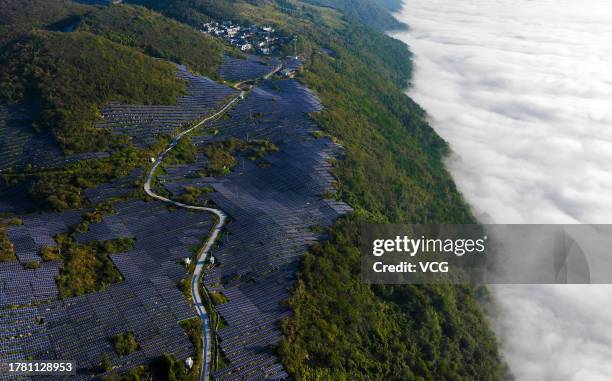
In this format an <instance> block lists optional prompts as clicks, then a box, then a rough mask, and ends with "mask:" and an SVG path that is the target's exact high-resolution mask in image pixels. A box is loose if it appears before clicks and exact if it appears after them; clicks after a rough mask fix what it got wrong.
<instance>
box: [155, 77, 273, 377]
mask: <svg viewBox="0 0 612 381" xmlns="http://www.w3.org/2000/svg"><path fill="white" fill-rule="evenodd" d="M281 68H282V65H278V66H276V67H274V69H272V70H271V71H270V72H269V73H267V74H266V75H265V76H263V78H264V79H268V78H270V77H271V76H272V75H273V74H275V73H277V72H278V71H279V70H280V69H281ZM245 82H246V81H244V82H239V83H237V84H236V85H234V88H235V89H237V90H239V91H240V93H239V94H238V95H237V96H235V97H233V98H232V99H230V100H229V101H228V102H227V103H226V104H225V105H224V106H223V107H222V108H221V109H220V110H219V111H217V112H216V113H214V114H212V115H210V116H208V117H206V118H204V119H202V120H201V121H200V122H198V123H197V124H195V125H194V126H193V127H191V128H189V129H187V130H185V131H183V132H181V133H180V134H178V135H177V136H176V137H175V138H174V139H172V141H171V142H170V144H169V145H168V148H166V149H165V150H164V151H163V152H162V153H160V154H159V155H158V156H157V158H156V159H155V162H154V163H153V166H152V167H151V169H150V170H149V172H148V174H147V178H146V181H145V184H144V191H145V192H146V193H147V194H148V195H149V196H151V197H153V198H155V199H157V200H160V201H163V202H165V203H168V204H171V205H174V206H176V207H179V208H186V209H191V210H199V211H204V212H209V213H212V214H214V215H215V216H216V218H217V223H216V224H215V226H214V227H213V229H212V232H211V234H210V236H209V237H208V239H207V240H206V243H205V244H204V246H202V248H200V250H199V251H198V254H197V262H196V267H195V270H194V272H193V275H192V277H191V298H192V299H193V304H194V306H195V308H196V311H197V313H198V315H199V316H200V320H202V361H201V364H202V368H201V369H200V381H208V380H209V373H210V372H209V368H210V360H211V351H210V342H211V329H210V319H209V316H208V313H207V312H206V309H205V308H204V304H203V303H202V296H201V295H200V287H198V286H199V283H200V282H199V280H200V279H201V277H202V270H203V269H204V263H205V261H206V257H207V256H208V253H210V249H211V248H212V245H213V244H214V243H215V241H216V240H217V237H218V236H219V233H220V232H221V229H222V228H223V225H224V224H225V220H226V219H227V216H226V214H225V213H223V211H222V210H220V209H215V208H207V207H204V206H196V205H188V204H184V203H182V202H178V201H174V200H171V199H169V198H167V197H164V196H160V195H158V194H157V193H155V192H154V191H153V190H152V189H151V181H152V179H153V175H154V174H155V171H156V170H157V168H158V167H159V165H160V164H161V162H162V161H163V159H164V157H165V156H166V155H167V154H168V153H169V152H170V151H171V150H172V149H173V148H174V147H176V145H177V144H178V142H179V141H180V140H181V139H182V138H183V137H185V136H186V135H187V134H189V133H190V132H192V131H193V130H195V129H197V128H198V127H201V126H202V125H203V124H204V123H206V122H209V121H211V120H214V119H217V118H219V117H220V116H222V115H223V114H224V113H225V112H227V110H229V108H230V107H232V105H234V104H235V103H237V102H239V101H240V100H242V99H244V96H245V95H246V94H247V92H248V90H244V88H243V84H244V83H245ZM249 89H250V86H249Z"/></svg>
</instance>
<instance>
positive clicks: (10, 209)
mask: <svg viewBox="0 0 612 381" xmlns="http://www.w3.org/2000/svg"><path fill="white" fill-rule="evenodd" d="M28 185H29V184H28V183H27V182H25V181H23V182H20V183H17V184H15V185H7V184H5V183H4V182H3V181H0V213H22V212H26V211H28V210H31V209H32V208H33V207H34V204H33V203H32V200H31V199H30V197H29V195H28Z"/></svg>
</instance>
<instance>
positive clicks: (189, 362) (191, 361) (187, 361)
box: [185, 357, 193, 369]
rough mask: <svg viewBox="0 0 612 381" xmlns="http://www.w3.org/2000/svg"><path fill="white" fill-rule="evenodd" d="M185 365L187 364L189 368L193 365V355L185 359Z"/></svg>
mask: <svg viewBox="0 0 612 381" xmlns="http://www.w3.org/2000/svg"><path fill="white" fill-rule="evenodd" d="M185 366H187V368H189V369H191V367H193V359H192V358H191V357H187V359H186V360H185Z"/></svg>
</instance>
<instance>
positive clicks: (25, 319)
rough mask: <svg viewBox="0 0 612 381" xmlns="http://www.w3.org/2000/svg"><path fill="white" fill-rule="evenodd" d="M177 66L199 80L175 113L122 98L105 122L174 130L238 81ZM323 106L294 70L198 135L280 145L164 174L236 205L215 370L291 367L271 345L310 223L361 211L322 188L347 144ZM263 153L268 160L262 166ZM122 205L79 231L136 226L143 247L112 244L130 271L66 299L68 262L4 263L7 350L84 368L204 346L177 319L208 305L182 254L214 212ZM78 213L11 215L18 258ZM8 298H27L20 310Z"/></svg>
mask: <svg viewBox="0 0 612 381" xmlns="http://www.w3.org/2000/svg"><path fill="white" fill-rule="evenodd" d="M268 70H269V68H267V69H266V72H267V71H268ZM247 71H248V70H247ZM250 75H253V74H252V73H251V74H250ZM179 76H183V77H184V78H186V79H187V80H189V83H190V85H189V89H190V90H189V91H190V93H189V95H188V96H186V97H184V98H181V100H179V105H177V106H169V107H172V109H169V110H170V111H171V112H170V111H168V110H166V111H162V109H159V108H156V106H120V105H111V106H109V108H107V109H106V111H105V117H106V119H105V122H104V123H106V125H102V126H100V127H108V128H114V129H115V131H116V132H118V133H120V132H123V133H128V134H130V135H131V136H133V138H134V139H135V141H138V142H140V144H143V145H144V144H146V143H147V141H148V139H149V137H151V136H152V135H154V134H157V133H166V132H171V130H172V129H174V128H175V127H177V126H180V125H181V124H182V123H184V121H186V120H188V119H189V118H199V117H201V116H202V115H204V114H206V113H208V112H210V110H212V109H213V108H215V107H218V105H219V104H220V103H221V101H222V100H223V99H224V98H225V97H227V95H230V94H233V93H234V90H232V89H229V88H226V87H223V86H221V85H218V84H215V83H214V82H212V81H210V80H208V79H206V78H203V77H195V76H192V75H190V74H189V73H187V72H186V70H185V69H184V68H180V69H179ZM161 107H167V106H161ZM181 107H183V109H181ZM321 108H322V107H321V104H320V102H319V101H318V99H317V98H316V97H315V96H314V95H313V94H312V93H311V92H310V91H309V90H308V89H307V88H305V87H304V86H302V85H301V84H299V82H297V81H295V80H282V81H270V80H266V81H263V82H262V83H261V84H260V85H259V86H258V87H256V88H255V89H254V90H253V91H252V92H251V93H250V94H249V96H248V97H247V98H246V99H244V100H243V101H241V102H239V103H238V104H237V105H236V106H235V107H234V108H232V109H231V110H230V111H229V112H228V117H227V118H220V119H218V120H216V121H215V122H213V124H214V125H213V126H212V127H213V128H214V129H217V130H218V131H219V133H218V134H216V135H201V136H196V137H193V138H192V142H193V143H194V144H196V145H197V146H204V145H205V144H208V143H211V142H215V141H222V140H225V139H228V138H229V137H234V138H239V139H243V140H251V139H267V140H270V141H271V142H273V143H274V144H275V145H276V146H278V147H279V148H280V150H279V151H277V152H273V153H269V154H268V155H266V157H264V158H263V159H259V160H258V161H252V160H249V159H248V158H246V157H242V156H239V157H238V164H237V166H236V168H235V170H234V172H232V173H231V174H229V175H227V176H223V177H218V178H198V177H196V176H193V173H195V172H197V171H199V170H201V169H203V168H204V167H205V166H206V158H205V157H204V156H203V155H201V154H200V155H199V156H198V160H197V163H196V164H189V165H178V166H169V167H167V171H166V174H165V175H164V176H162V177H161V178H160V182H159V183H160V184H162V186H164V187H165V188H167V189H168V190H170V191H172V192H173V193H175V194H180V193H181V192H182V190H183V189H184V187H185V186H188V185H191V186H196V187H204V186H210V187H213V188H214V190H215V192H213V193H206V194H204V195H203V196H201V197H205V198H208V199H210V200H211V201H213V202H214V203H216V204H217V205H219V207H220V208H221V209H222V210H224V211H225V212H226V213H228V214H229V215H230V216H231V223H229V224H228V225H226V231H227V233H228V234H226V235H225V236H224V237H223V238H222V241H221V245H220V246H218V247H215V248H214V249H213V255H214V256H215V257H216V258H217V260H218V263H220V266H217V267H215V268H214V269H212V270H211V271H209V272H208V273H207V274H205V278H204V282H205V284H206V286H207V288H208V289H209V291H217V292H222V293H223V294H224V295H225V296H227V298H228V299H229V302H227V303H225V304H222V305H219V306H218V307H217V309H218V311H219V313H220V314H221V316H223V318H224V319H225V321H226V322H227V323H228V325H227V327H225V328H223V329H221V330H219V332H218V337H219V339H220V346H221V348H222V349H223V352H224V353H225V355H226V356H227V358H228V359H229V361H230V364H229V366H228V367H226V368H224V369H221V370H219V371H217V372H216V373H215V374H214V375H213V377H214V378H215V379H219V380H244V379H253V380H257V379H268V380H274V379H279V380H280V379H285V378H287V377H288V375H287V373H286V371H285V370H284V369H283V366H282V365H281V364H280V363H279V361H278V359H277V358H276V356H275V355H274V353H273V346H274V345H276V344H277V343H278V341H279V340H280V339H281V333H280V331H279V329H278V323H279V321H280V320H282V319H283V318H285V317H287V316H289V314H290V311H289V309H288V308H287V307H285V306H283V305H282V304H281V303H280V302H281V301H283V300H285V299H286V298H288V297H289V289H290V288H291V286H292V284H293V281H294V274H295V271H296V270H297V267H298V264H299V259H300V257H301V256H302V255H303V253H304V252H305V250H307V248H308V247H309V246H310V245H311V244H313V243H314V242H316V241H317V239H319V238H321V236H320V235H318V234H317V233H314V232H313V231H312V230H313V229H311V227H312V226H314V225H321V226H328V225H330V224H331V223H333V221H334V220H335V219H336V218H337V217H338V216H340V215H342V214H344V213H347V212H349V211H350V210H351V209H350V207H348V206H347V205H346V204H344V203H342V202H338V201H334V200H330V199H325V198H323V197H322V195H323V194H325V193H329V192H333V191H334V178H333V177H332V175H331V174H330V168H331V164H330V159H332V158H335V157H338V156H339V155H342V147H340V146H339V145H337V144H334V143H333V142H331V141H330V140H329V139H326V138H318V139H317V138H316V137H315V135H316V134H315V132H316V131H318V126H317V125H316V124H315V123H314V122H313V121H312V120H311V119H310V117H309V116H308V113H310V112H316V111H320V110H321ZM180 110H184V112H183V111H180ZM158 111H159V112H158ZM175 111H176V112H175ZM185 115H189V117H186V116H185ZM147 118H150V120H149V119H147ZM189 120H192V119H189ZM168 126H174V127H168ZM151 139H152V138H151ZM262 161H265V162H266V164H267V165H265V166H264V165H259V164H261V163H262ZM139 175H140V173H138V172H134V173H132V174H131V175H130V176H128V177H127V178H124V179H120V180H116V181H114V182H112V183H109V184H105V185H101V186H98V187H96V188H94V189H89V190H87V192H86V196H87V197H88V198H89V199H90V200H91V201H92V202H94V203H97V202H102V201H106V200H108V199H110V198H112V197H115V196H118V195H125V194H128V193H130V192H131V191H132V190H133V186H134V180H135V179H136V178H137V177H138V176H139ZM113 209H114V211H115V212H114V213H112V214H109V215H105V216H104V217H103V218H102V220H101V221H100V222H96V223H91V224H90V225H89V229H88V231H86V232H83V233H75V234H74V238H75V239H76V240H77V241H78V242H80V243H87V242H92V241H98V240H108V239H113V238H120V237H132V238H134V239H135V248H134V250H132V251H130V252H128V253H121V254H113V255H111V259H112V261H113V262H114V263H115V265H116V266H117V268H118V269H119V271H120V272H121V274H122V275H123V278H124V281H123V282H121V283H118V284H113V285H110V286H109V287H108V288H106V289H105V290H103V291H99V292H96V293H92V294H88V295H84V296H79V297H76V298H68V299H65V300H61V301H60V300H57V289H56V287H55V283H54V281H53V280H54V278H55V277H56V276H57V274H58V266H59V264H58V263H56V262H43V263H42V264H41V267H40V268H39V269H35V270H26V269H24V268H23V267H22V266H21V264H20V263H19V262H11V263H2V264H0V315H1V316H2V321H1V322H0V324H2V330H1V332H3V333H2V335H1V336H0V340H1V342H0V361H4V360H6V359H12V358H15V359H24V358H26V357H31V358H35V359H75V360H76V361H77V364H78V366H79V369H80V372H89V371H93V370H92V369H94V368H96V367H98V366H99V363H100V361H101V358H102V354H103V353H107V354H109V355H110V357H111V361H112V363H113V365H115V366H117V369H116V371H122V370H125V369H128V368H131V367H134V366H136V365H139V364H143V363H146V362H148V361H150V360H151V359H152V358H154V357H158V356H160V355H161V354H162V353H173V354H175V356H176V357H177V358H185V357H187V356H192V355H193V354H194V349H193V347H192V345H191V343H190V341H189V340H188V338H187V336H186V334H185V333H184V332H183V330H182V329H181V328H180V326H179V325H178V324H177V322H178V321H181V320H184V319H187V318H192V317H196V316H197V315H196V314H195V311H194V310H193V308H192V307H191V306H190V305H189V304H188V303H187V302H186V301H185V298H184V296H183V295H182V294H181V293H180V291H179V290H178V288H177V287H176V283H177V281H178V280H180V279H184V278H185V277H187V276H188V274H187V271H186V269H185V268H184V266H182V265H181V264H180V262H181V260H182V259H184V258H186V257H189V256H191V255H192V253H193V249H194V248H197V247H199V246H200V245H201V243H202V240H203V239H204V238H205V237H207V236H208V234H209V231H210V229H211V227H212V220H211V217H210V216H209V215H208V214H206V213H200V212H194V211H189V210H185V209H176V208H169V207H168V206H167V205H166V204H164V203H162V202H159V201H149V202H145V201H141V200H129V201H121V202H115V203H114V205H113ZM80 214H81V212H64V213H50V214H32V215H25V216H23V218H22V219H23V221H24V224H23V225H22V226H11V227H9V237H10V238H11V240H12V241H13V242H14V244H15V249H16V252H17V256H18V258H19V259H20V260H22V261H25V260H30V259H33V258H35V256H37V253H38V251H39V250H40V248H41V247H43V246H51V245H53V242H52V237H53V235H54V234H57V233H58V232H62V231H65V230H66V229H68V227H69V226H72V225H75V224H77V223H79V222H80V220H81V216H80ZM13 279H17V281H16V282H15V281H13ZM33 303H34V304H33ZM8 306H19V307H17V308H15V307H12V308H11V309H10V310H9V309H7V308H6V307H8ZM125 331H132V332H134V334H135V336H136V339H137V341H138V343H139V344H140V350H138V351H136V352H134V353H132V354H130V355H127V356H121V357H119V356H117V355H116V354H115V353H114V351H113V350H112V347H111V342H110V337H112V335H114V334H116V333H120V332H125Z"/></svg>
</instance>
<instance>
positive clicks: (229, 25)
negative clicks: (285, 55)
mask: <svg viewBox="0 0 612 381" xmlns="http://www.w3.org/2000/svg"><path fill="white" fill-rule="evenodd" d="M200 31H201V32H203V33H207V34H210V35H212V36H215V37H220V38H223V39H225V40H226V41H228V42H229V43H230V44H232V45H234V46H236V47H238V48H239V49H240V50H242V51H243V52H255V53H258V54H262V55H270V54H272V53H273V52H274V51H278V50H280V48H281V46H282V45H283V44H286V43H288V42H290V41H291V38H290V37H283V36H281V35H279V33H278V32H276V31H275V30H274V28H272V27H271V26H243V25H239V24H236V23H234V22H232V21H223V22H221V23H219V22H215V21H212V22H208V23H205V24H203V25H202V29H200Z"/></svg>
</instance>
